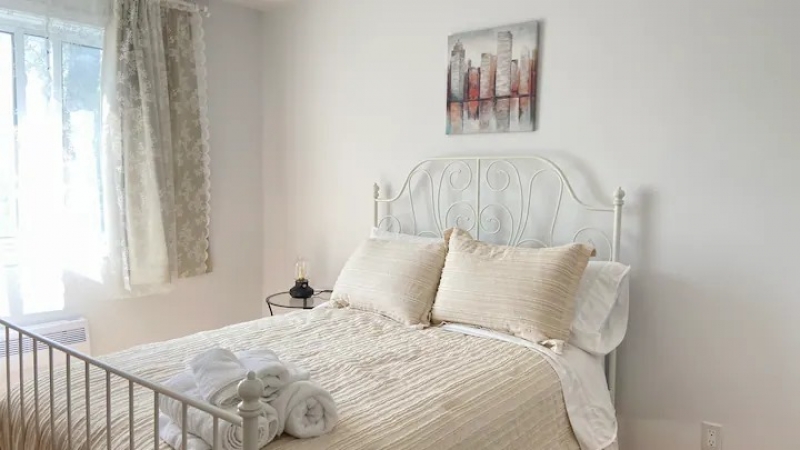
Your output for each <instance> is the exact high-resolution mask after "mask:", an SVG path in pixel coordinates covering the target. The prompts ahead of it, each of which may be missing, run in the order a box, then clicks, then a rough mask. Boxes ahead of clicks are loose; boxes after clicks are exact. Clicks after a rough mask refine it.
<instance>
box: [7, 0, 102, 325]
mask: <svg viewBox="0 0 800 450" xmlns="http://www.w3.org/2000/svg"><path fill="white" fill-rule="evenodd" d="M81 28H82V29H83V31H84V32H81V31H78V30H80V29H81ZM89 31H94V33H90V32H89ZM0 32H2V33H7V34H10V35H11V39H12V44H11V48H12V52H13V74H14V102H13V104H14V111H13V118H14V126H15V128H16V127H17V126H18V125H19V121H20V117H22V116H24V114H25V112H26V93H25V89H26V87H27V76H26V73H25V44H24V42H25V36H32V37H38V38H43V39H46V40H48V41H49V46H48V53H49V63H50V65H51V67H50V72H51V74H52V75H51V76H52V83H53V84H52V86H53V97H54V98H56V99H57V101H58V102H59V106H60V109H61V110H62V111H63V104H62V102H63V98H64V97H63V96H64V90H63V81H64V78H63V66H62V65H63V55H62V52H63V45H64V44H65V43H66V44H73V45H80V46H85V47H89V48H96V49H100V50H101V51H102V49H103V30H102V26H99V25H98V24H96V23H91V22H85V23H84V22H79V21H74V20H61V19H49V18H47V17H46V16H44V15H38V14H26V13H15V12H14V13H10V14H9V13H6V14H0ZM62 117H63V114H59V115H57V120H58V126H59V128H61V129H63V123H62ZM58 139H59V140H60V141H61V146H62V148H63V145H64V142H63V134H62V135H60V136H59V137H58ZM18 152H19V141H18V137H15V139H14V150H13V152H12V153H13V155H14V165H15V166H16V170H15V174H14V183H13V184H14V188H13V191H14V193H13V197H12V198H13V202H14V210H15V213H14V215H13V219H14V221H15V222H16V226H17V227H18V226H19V203H18V198H17V192H16V191H17V189H18V185H19V181H18V179H19V153H18ZM17 234H18V232H17ZM17 234H14V235H11V236H7V235H0V252H1V253H2V254H3V255H6V257H5V258H3V259H2V260H0V272H7V271H15V269H16V268H17V267H19V263H18V257H17V252H18V249H17V239H18V236H17ZM8 255H10V258H9V257H8ZM0 276H5V274H4V273H0ZM6 289H7V292H4V293H2V294H3V295H7V296H8V310H9V316H10V317H22V316H23V311H24V304H23V300H22V298H21V297H20V295H19V293H18V292H17V293H16V295H14V294H15V293H14V292H13V291H12V290H11V287H10V286H6ZM53 313H58V311H53V312H50V313H40V314H36V315H37V316H38V315H51V314H53Z"/></svg>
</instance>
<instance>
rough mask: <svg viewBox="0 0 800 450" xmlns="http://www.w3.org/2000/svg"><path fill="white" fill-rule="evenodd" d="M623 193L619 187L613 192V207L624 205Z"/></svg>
mask: <svg viewBox="0 0 800 450" xmlns="http://www.w3.org/2000/svg"><path fill="white" fill-rule="evenodd" d="M624 199H625V191H623V190H622V188H621V187H618V188H617V190H615V191H614V206H622V205H623V204H624V203H625V200H624Z"/></svg>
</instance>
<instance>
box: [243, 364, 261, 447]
mask: <svg viewBox="0 0 800 450" xmlns="http://www.w3.org/2000/svg"><path fill="white" fill-rule="evenodd" d="M263 393H264V383H262V382H261V380H259V379H258V378H256V374H255V372H252V371H251V372H248V373H247V379H246V380H242V381H241V382H240V383H239V397H241V399H242V402H241V403H239V415H240V416H242V438H243V440H242V448H243V450H259V449H258V417H259V416H260V415H261V410H262V409H263V408H262V406H261V395H262V394H263Z"/></svg>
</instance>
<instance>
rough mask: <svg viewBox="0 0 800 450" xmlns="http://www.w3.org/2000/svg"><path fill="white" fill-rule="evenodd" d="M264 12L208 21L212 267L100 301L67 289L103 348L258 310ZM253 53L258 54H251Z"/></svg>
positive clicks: (69, 304) (99, 350)
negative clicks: (160, 287)
mask: <svg viewBox="0 0 800 450" xmlns="http://www.w3.org/2000/svg"><path fill="white" fill-rule="evenodd" d="M261 25H262V22H261V13H260V12H257V11H253V10H250V9H247V8H243V7H240V6H235V5H231V4H228V3H224V2H214V3H213V5H212V15H211V17H210V18H208V19H206V21H205V32H206V46H207V49H206V50H207V58H208V101H209V105H208V106H209V121H210V137H211V142H210V145H211V202H212V204H211V249H210V253H211V263H212V266H213V271H212V272H211V273H209V274H207V275H204V276H201V277H197V278H191V279H187V280H182V281H181V282H180V283H179V284H178V286H177V288H176V289H175V290H174V291H173V292H171V293H169V294H167V295H163V296H154V297H149V298H139V299H128V300H106V299H102V298H98V297H97V296H95V295H92V293H91V286H85V285H78V284H77V283H71V284H68V285H67V298H66V313H67V314H71V315H82V316H85V317H87V318H88V319H89V324H90V331H91V333H92V341H93V345H92V347H93V352H94V353H95V354H104V353H108V352H111V351H114V350H120V349H123V348H126V347H129V346H131V345H134V344H139V343H144V342H154V341H159V340H164V339H170V338H175V337H179V336H185V335H187V334H190V333H193V332H196V331H200V330H205V329H212V328H218V327H221V326H224V325H228V324H231V323H235V322H241V321H245V320H252V319H255V318H258V317H259V316H260V311H261V306H260V305H261V303H262V302H263V298H262V297H261V279H262V272H263V264H262V259H261V256H262V254H261V248H262V242H263V230H264V229H263V219H262V214H261V205H262V197H263V194H262V192H263V189H262V186H261V169H260V168H261V158H262V154H261V147H262V137H263V136H262V125H263V114H262V103H261V92H262V86H263V75H262V67H261V57H260V54H261V43H262V40H261V36H262V26H261ZM253 55H256V56H253Z"/></svg>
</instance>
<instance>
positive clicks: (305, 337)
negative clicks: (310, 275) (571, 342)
mask: <svg viewBox="0 0 800 450" xmlns="http://www.w3.org/2000/svg"><path fill="white" fill-rule="evenodd" d="M212 347H226V348H229V349H231V350H233V351H239V350H246V349H252V348H263V347H269V348H272V349H274V350H275V351H276V352H278V354H279V355H280V356H281V357H282V358H284V359H286V360H289V361H293V362H296V363H297V364H300V365H302V366H303V367H306V368H308V369H310V370H311V375H312V379H314V380H316V381H317V382H318V383H319V384H320V385H321V386H323V387H324V388H326V389H328V390H329V391H330V392H331V394H332V395H333V397H334V399H335V400H336V402H337V404H338V406H339V412H340V416H341V420H340V422H339V424H338V426H337V427H336V428H335V429H334V431H333V432H332V433H331V434H329V435H326V436H322V437H319V438H316V439H307V440H293V439H291V438H283V439H280V440H278V441H275V442H273V443H271V444H270V445H269V446H268V447H267V449H269V450H312V449H313V450H319V449H337V450H359V449H364V450H366V449H409V450H411V449H413V450H425V449H431V450H448V449H491V450H500V449H513V450H522V449H525V450H544V449H578V448H579V446H578V443H577V442H576V441H575V438H574V436H573V433H572V429H571V428H570V424H569V419H568V417H567V413H566V409H565V406H564V400H563V396H562V392H561V386H560V383H559V379H558V377H557V375H556V373H555V372H554V371H553V369H552V368H551V367H550V365H549V363H548V362H546V361H545V359H544V358H543V357H542V356H540V355H539V354H538V353H536V352H534V351H531V350H529V349H526V348H524V347H520V346H517V345H514V344H510V343H506V342H502V341H496V340H489V339H482V338H477V337H471V336H466V335H462V334H458V333H453V332H448V331H443V330H438V329H426V330H418V329H412V328H409V327H406V326H404V325H401V324H399V323H397V322H394V321H392V320H389V319H386V318H383V317H381V316H378V315H376V314H373V313H366V312H358V311H353V310H348V309H316V310H312V311H301V312H296V313H292V314H287V315H283V316H278V317H274V318H268V319H262V320H257V321H254V322H248V323H243V324H238V325H233V326H230V327H226V328H222V329H219V330H214V331H208V332H203V333H199V334H195V335H192V336H187V337H184V338H180V339H176V340H173V341H168V342H162V343H158V344H151V345H145V346H140V347H137V348H134V349H130V350H126V351H123V352H119V353H116V354H113V355H109V356H107V357H104V358H102V359H103V360H104V361H105V362H107V363H110V364H112V365H114V366H115V367H119V368H121V369H123V370H126V371H128V372H131V373H135V374H137V375H139V376H142V377H145V378H147V379H150V380H154V381H159V382H163V381H165V380H166V379H168V378H169V377H171V376H172V375H174V374H176V373H177V372H179V371H181V370H184V368H185V366H186V362H187V361H188V360H189V359H190V358H192V356H194V355H195V354H197V353H198V352H200V351H202V350H206V349H210V348H212ZM71 377H72V383H73V386H74V388H73V393H72V404H73V407H72V428H73V431H72V440H73V443H72V448H73V449H78V448H86V446H85V442H86V441H85V436H86V422H85V409H84V392H85V391H84V372H83V364H82V363H81V364H76V365H73V368H72V375H71ZM48 383H49V379H48V377H47V372H46V371H45V373H44V374H42V377H40V381H39V384H40V408H39V409H40V414H39V416H40V417H39V421H40V424H41V426H40V427H39V428H40V429H39V431H38V436H37V429H36V427H35V426H34V425H33V424H34V411H33V407H32V406H33V384H32V382H31V383H26V386H25V392H26V395H25V404H26V416H27V420H26V423H27V426H26V429H27V433H26V435H27V437H26V440H25V445H24V446H23V445H22V444H21V442H20V441H17V444H15V445H14V446H13V447H12V449H13V450H21V449H23V448H25V449H41V450H49V449H68V448H69V446H68V443H67V440H68V437H67V430H66V429H67V425H66V420H67V419H66V412H65V411H66V410H65V389H64V386H65V371H64V369H63V368H62V369H60V370H58V371H57V372H56V377H55V386H56V389H55V390H56V394H55V395H56V397H55V398H56V400H55V404H56V408H55V410H56V414H55V421H54V422H55V436H53V435H52V434H51V432H50V428H49V420H50V419H49V399H48V398H47V397H48V394H47V385H48ZM90 394H91V402H90V417H91V441H92V445H91V448H92V449H94V448H106V432H105V424H106V410H105V373H104V372H102V371H99V370H97V371H95V370H92V371H91V389H90ZM134 397H135V421H134V429H135V430H134V431H135V434H134V436H135V446H136V448H137V449H139V448H142V449H144V448H147V449H152V448H153V395H152V393H151V392H148V391H146V390H144V389H142V388H136V390H135V393H134ZM18 399H19V396H18V395H17V394H16V393H14V394H12V406H13V408H12V410H13V411H14V413H13V428H14V429H15V430H17V431H16V432H15V437H19V435H20V432H19V430H20V417H19V413H18V410H19V409H18V406H19V405H18V401H19V400H18ZM112 404H113V405H112V411H111V423H112V434H111V438H112V448H113V449H115V450H116V449H127V448H129V445H128V437H129V434H128V433H129V427H128V383H127V381H124V380H122V379H119V378H117V377H112ZM0 417H2V418H3V420H4V421H5V418H6V417H7V405H6V402H5V400H3V402H2V404H0ZM37 437H38V439H37ZM15 440H16V439H15ZM4 442H5V440H4V439H0V445H5V444H4ZM161 447H162V448H165V449H166V448H168V447H167V446H166V445H164V444H162V445H161ZM4 450H8V449H4Z"/></svg>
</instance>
